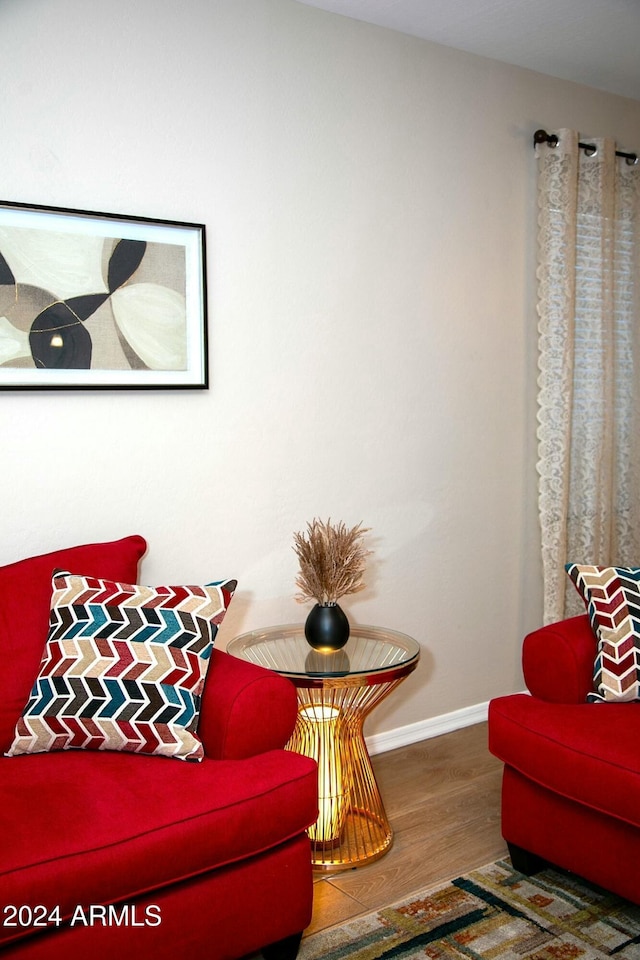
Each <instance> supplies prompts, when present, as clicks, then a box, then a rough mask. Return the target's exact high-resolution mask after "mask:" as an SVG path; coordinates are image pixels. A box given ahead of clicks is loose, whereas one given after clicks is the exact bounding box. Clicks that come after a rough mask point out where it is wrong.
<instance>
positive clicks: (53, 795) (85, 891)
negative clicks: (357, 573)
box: [0, 537, 317, 960]
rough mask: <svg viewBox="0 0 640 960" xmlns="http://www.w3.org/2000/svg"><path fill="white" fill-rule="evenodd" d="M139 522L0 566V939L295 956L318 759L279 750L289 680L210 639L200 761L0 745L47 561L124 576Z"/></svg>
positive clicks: (32, 664) (10, 945)
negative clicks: (126, 531) (103, 537)
mask: <svg viewBox="0 0 640 960" xmlns="http://www.w3.org/2000/svg"><path fill="white" fill-rule="evenodd" d="M145 546H146V545H145V543H144V540H142V538H140V537H129V538H126V539H125V540H122V541H117V542H115V543H110V544H94V545H90V546H86V547H78V548H73V549H72V550H66V551H61V552H59V553H56V554H49V555H46V556H42V557H36V558H33V559H31V560H27V561H21V562H20V563H17V564H11V565H10V566H7V567H1V568H0V653H1V655H2V661H3V662H2V669H1V670H0V747H1V750H0V753H1V754H2V756H1V758H0V950H1V951H2V953H3V956H6V957H11V958H13V957H15V958H22V960H35V958H46V960H49V958H63V957H64V958H66V960H68V958H69V957H72V958H76V957H91V960H102V958H104V960H106V958H107V957H109V958H113V957H114V956H117V957H118V958H119V960H126V958H136V960H145V958H147V957H149V958H151V957H153V958H154V960H161V958H169V957H171V958H175V957H187V956H192V957H208V958H211V960H216V958H217V960H223V958H227V960H232V958H238V957H241V956H244V955H245V954H250V953H252V952H255V951H257V950H260V949H262V948H265V949H264V951H263V952H264V955H265V956H266V957H295V955H296V953H297V946H298V943H299V941H300V936H301V932H302V930H303V929H304V927H305V926H307V924H308V923H309V921H310V919H311V908H312V873H311V861H310V849H309V840H308V837H307V835H306V832H305V830H306V827H307V826H308V825H309V824H311V823H312V822H313V821H314V820H315V818H316V816H317V769H316V765H315V763H314V762H313V761H311V760H309V759H308V758H306V757H302V756H299V755H298V754H295V753H292V752H289V751H285V750H284V749H283V748H284V745H285V743H286V742H287V740H288V738H289V736H290V734H291V732H292V730H293V726H294V722H295V718H296V709H297V707H296V694H295V689H294V687H293V686H292V684H291V683H290V682H289V681H288V680H285V679H284V678H282V677H279V676H277V675H276V674H274V673H272V672H270V671H267V670H263V669H262V668H259V667H255V666H253V665H251V664H248V663H244V662H242V661H240V660H235V659H234V658H232V657H230V656H228V655H227V654H225V653H223V652H221V651H218V650H214V651H213V657H212V661H211V666H210V669H209V674H208V678H207V683H206V686H205V692H204V696H203V701H202V711H201V720H200V726H199V735H200V737H201V739H202V741H203V743H204V747H205V758H204V760H203V761H202V762H201V763H185V762H184V761H180V760H174V759H168V758H165V757H156V756H142V755H133V754H130V753H117V752H106V751H103V752H97V751H89V750H69V751H64V752H60V751H59V752H55V753H39V754H33V755H29V756H20V757H12V758H8V757H5V756H4V752H5V751H6V750H7V749H8V746H9V744H10V743H11V739H12V735H13V728H14V725H15V722H16V719H17V717H18V715H19V714H20V711H21V710H22V708H23V706H24V704H25V702H26V699H27V697H28V694H29V689H30V686H31V684H32V683H33V679H34V677H35V674H36V672H37V670H38V665H39V661H40V657H41V654H42V650H43V646H44V641H45V639H46V634H47V620H48V608H49V597H50V592H51V572H52V570H53V568H54V567H66V568H67V569H71V570H74V571H77V572H79V573H80V572H84V573H87V574H90V575H92V576H99V577H104V578H110V579H113V580H121V581H125V582H135V578H136V575H137V567H138V560H139V558H140V557H141V555H142V553H143V552H144V549H145Z"/></svg>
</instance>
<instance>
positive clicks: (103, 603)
mask: <svg viewBox="0 0 640 960" xmlns="http://www.w3.org/2000/svg"><path fill="white" fill-rule="evenodd" d="M235 588H236V581H235V580H226V581H220V582H219V583H210V584H207V585H206V586H201V587H200V586H168V587H145V586H140V585H137V584H126V583H117V582H115V581H111V580H102V579H96V578H94V577H85V576H79V575H76V574H71V573H66V572H62V571H56V572H55V573H54V576H53V596H52V599H51V614H50V620H49V635H48V638H47V642H46V645H45V650H44V655H43V658H42V662H41V664H40V671H39V673H38V676H37V678H36V681H35V683H34V685H33V689H32V691H31V695H30V697H29V701H28V703H27V705H26V706H25V708H24V710H23V712H22V715H21V717H20V719H19V720H18V722H17V724H16V729H15V735H14V740H13V743H12V745H11V748H10V749H9V752H8V753H7V754H6V755H7V756H9V757H15V756H17V755H18V754H24V753H42V752H48V751H51V750H68V749H71V748H81V749H85V750H119V751H128V752H131V753H147V754H157V755H161V756H166V757H175V758H177V759H180V760H196V761H197V760H202V758H203V756H204V750H203V746H202V742H201V741H200V739H199V737H198V734H197V730H198V721H199V719H200V703H201V698H202V691H203V688H204V682H205V679H206V675H207V668H208V666H209V660H210V657H211V651H212V649H213V643H214V640H215V637H216V633H217V630H218V627H219V625H220V623H221V622H222V619H223V617H224V615H225V613H226V611H227V607H228V606H229V603H230V601H231V598H232V596H233V592H234V590H235Z"/></svg>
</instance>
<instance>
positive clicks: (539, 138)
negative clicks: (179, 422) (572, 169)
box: [533, 130, 638, 166]
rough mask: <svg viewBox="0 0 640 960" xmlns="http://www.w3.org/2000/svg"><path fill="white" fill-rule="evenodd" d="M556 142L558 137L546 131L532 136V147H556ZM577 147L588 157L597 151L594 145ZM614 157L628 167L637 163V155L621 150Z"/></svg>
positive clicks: (539, 131)
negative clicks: (621, 159) (619, 158)
mask: <svg viewBox="0 0 640 960" xmlns="http://www.w3.org/2000/svg"><path fill="white" fill-rule="evenodd" d="M558 142H559V141H558V137H557V136H556V135H555V133H547V131H546V130H536V132H535V133H534V135H533V145H534V146H536V145H537V144H539V143H548V144H549V146H550V147H557V146H558ZM578 146H579V147H580V148H581V149H582V150H584V151H585V153H587V154H589V155H591V154H593V153H595V152H596V149H597V148H596V145H595V144H594V143H579V144H578ZM616 157H624V159H625V160H626V161H627V163H628V164H629V166H631V165H632V164H634V163H637V162H638V155H637V154H636V153H623V151H622V150H616Z"/></svg>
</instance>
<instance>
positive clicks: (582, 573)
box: [565, 563, 640, 702]
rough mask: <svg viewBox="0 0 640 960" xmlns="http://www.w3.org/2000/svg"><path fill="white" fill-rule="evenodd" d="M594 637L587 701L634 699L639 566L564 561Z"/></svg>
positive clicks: (639, 674)
mask: <svg viewBox="0 0 640 960" xmlns="http://www.w3.org/2000/svg"><path fill="white" fill-rule="evenodd" d="M565 569H566V571H567V573H568V574H569V576H570V577H571V579H572V580H573V582H574V584H575V586H576V589H577V590H578V593H579V594H580V596H581V597H582V599H583V600H584V602H585V604H586V607H587V613H588V614H589V619H590V620H591V627H592V629H593V632H594V633H595V635H596V637H597V640H598V652H597V655H596V660H595V664H594V674H593V681H594V688H595V691H596V692H595V693H592V694H589V696H588V697H587V699H588V700H590V701H593V702H602V701H630V700H640V567H598V566H589V565H587V564H584V565H581V564H578V563H569V564H567V566H566V568H565Z"/></svg>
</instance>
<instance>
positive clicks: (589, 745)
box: [489, 694, 640, 826]
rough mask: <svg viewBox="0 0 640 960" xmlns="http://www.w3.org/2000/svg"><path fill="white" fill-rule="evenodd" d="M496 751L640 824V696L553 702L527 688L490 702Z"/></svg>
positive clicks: (541, 779)
mask: <svg viewBox="0 0 640 960" xmlns="http://www.w3.org/2000/svg"><path fill="white" fill-rule="evenodd" d="M489 710H490V714H489V738H490V740H489V747H490V749H491V752H492V753H494V754H495V755H496V756H497V757H499V758H500V759H501V760H502V761H503V762H504V763H506V764H507V765H508V766H510V767H513V768H514V769H515V770H518V771H519V772H520V773H521V774H523V775H524V776H525V777H528V778H529V779H530V780H533V781H535V782H536V783H538V784H540V785H541V786H543V787H545V788H546V789H548V790H551V791H553V792H554V793H557V794H560V795H561V796H564V797H567V798H568V799H570V800H575V801H577V802H578V803H581V804H583V805H585V806H588V807H591V808H592V809H594V810H598V811H599V812H602V813H605V814H608V815H610V816H614V817H617V818H619V819H621V820H624V821H626V822H627V823H630V824H633V825H634V826H640V807H639V806H638V802H637V792H638V777H639V776H640V750H639V749H638V735H639V733H640V704H637V703H571V704H561V703H548V702H546V701H543V700H538V699H537V698H536V697H530V696H527V695H526V694H515V695H513V696H508V697H498V698H497V699H496V700H493V701H492V702H491V705H490V708H489Z"/></svg>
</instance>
